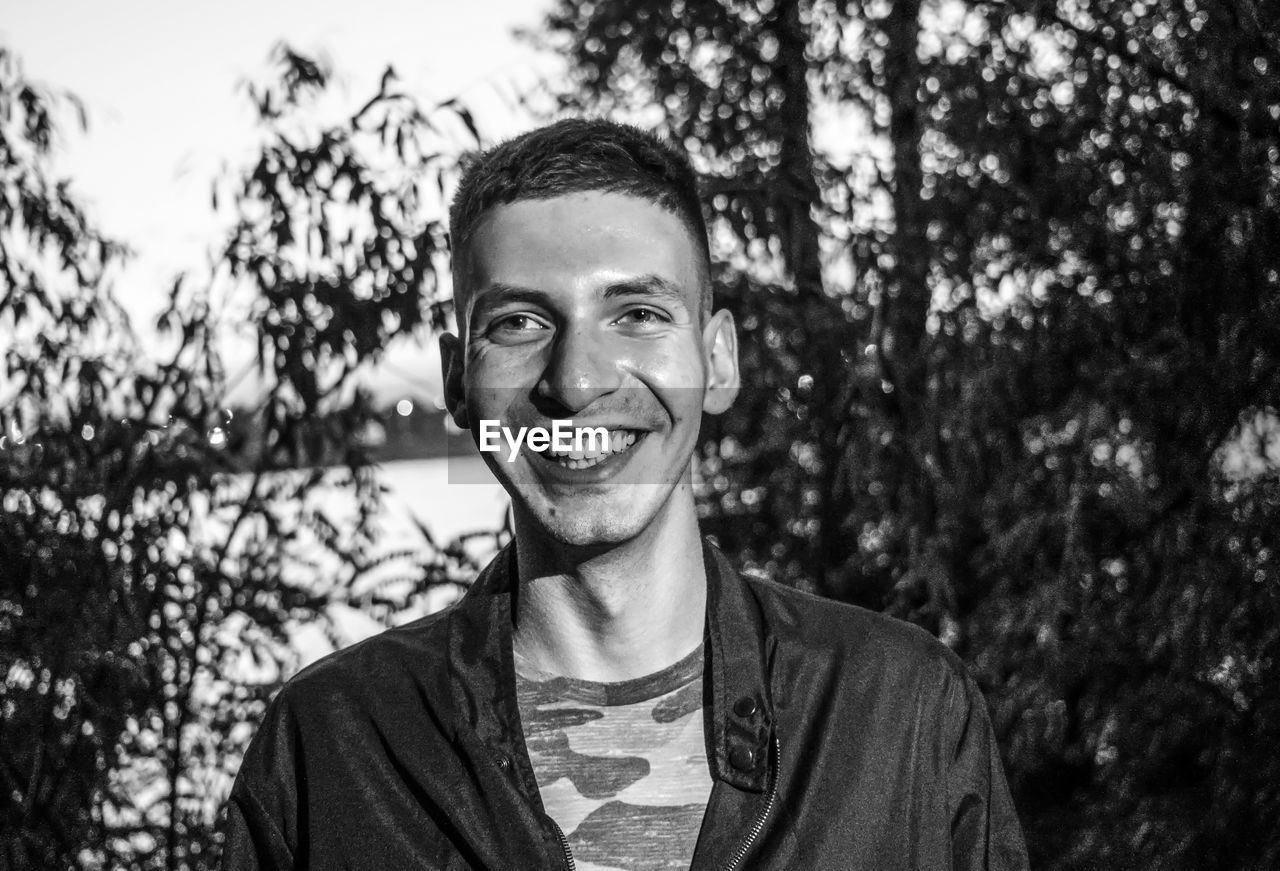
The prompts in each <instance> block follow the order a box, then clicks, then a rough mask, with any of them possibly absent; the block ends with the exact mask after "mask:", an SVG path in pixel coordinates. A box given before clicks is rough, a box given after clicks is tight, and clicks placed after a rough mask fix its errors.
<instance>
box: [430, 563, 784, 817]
mask: <svg viewBox="0 0 1280 871" xmlns="http://www.w3.org/2000/svg"><path fill="white" fill-rule="evenodd" d="M703 564H704V566H705V570H706V577H707V650H706V656H707V660H706V666H705V670H704V675H705V678H704V679H705V681H706V684H705V688H704V696H705V698H706V700H707V706H708V708H709V711H708V713H707V716H706V718H705V720H704V722H705V724H706V738H707V758H708V760H709V762H710V765H711V773H712V775H713V776H714V777H715V778H716V779H718V780H722V781H725V782H727V783H729V784H732V785H733V786H736V787H738V788H739V789H744V790H747V791H750V792H763V791H764V789H765V785H766V782H767V778H768V770H769V760H768V757H769V745H770V739H771V735H772V730H773V724H774V715H773V698H772V693H771V692H770V685H769V680H768V674H769V668H768V664H769V661H770V660H771V659H772V647H773V643H772V639H771V638H769V637H768V636H767V635H766V633H765V630H764V620H763V616H762V614H761V611H760V607H759V602H758V600H757V599H756V598H755V596H753V595H752V594H751V591H750V589H749V588H748V586H747V584H746V582H745V581H743V579H742V578H741V577H740V576H739V575H738V573H737V572H736V571H735V570H734V568H733V566H732V565H730V563H729V560H728V559H727V558H726V557H725V555H724V554H723V553H721V552H720V550H719V549H718V548H716V547H715V546H713V545H711V544H710V543H708V542H705V541H704V542H703ZM517 584H518V579H517V573H516V551H515V542H512V543H510V544H508V545H507V546H506V547H504V548H503V549H502V550H501V551H500V552H499V553H498V555H497V556H496V557H494V559H493V560H492V561H491V562H490V563H489V564H488V565H487V566H486V567H485V568H484V570H483V571H481V572H480V574H479V576H478V577H477V578H476V581H475V583H474V584H473V585H472V587H471V589H470V590H468V592H467V594H466V596H465V597H464V598H463V600H462V601H461V602H460V603H459V604H458V605H457V606H456V607H455V608H454V609H453V611H452V613H451V616H450V623H449V668H450V677H451V684H452V687H453V701H454V705H455V710H456V712H457V715H458V717H459V719H461V720H462V721H463V722H464V723H465V724H466V725H469V726H470V727H471V728H472V729H473V730H474V731H475V733H476V735H477V736H478V737H479V738H480V740H482V741H484V742H485V743H486V744H489V745H490V746H491V747H493V748H495V752H497V753H499V754H503V753H506V754H511V755H513V756H515V757H516V758H517V759H519V760H520V762H521V764H520V765H519V768H520V770H521V773H522V774H523V775H524V776H525V778H526V779H527V780H530V781H531V780H532V770H531V766H530V764H529V762H528V754H527V753H526V752H525V749H524V740H523V735H522V732H521V727H520V714H519V708H518V706H517V703H516V690H515V664H514V661H513V657H512V652H511V637H512V600H513V596H514V594H515V591H516V587H517ZM534 792H535V794H536V785H534Z"/></svg>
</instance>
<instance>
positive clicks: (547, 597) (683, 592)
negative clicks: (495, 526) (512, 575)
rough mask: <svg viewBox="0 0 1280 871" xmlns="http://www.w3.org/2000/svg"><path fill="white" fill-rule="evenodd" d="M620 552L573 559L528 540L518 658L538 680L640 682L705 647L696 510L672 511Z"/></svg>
mask: <svg viewBox="0 0 1280 871" xmlns="http://www.w3.org/2000/svg"><path fill="white" fill-rule="evenodd" d="M668 507H669V508H670V509H671V510H669V511H665V512H663V516H661V517H660V518H658V519H657V522H656V523H654V524H652V525H651V526H650V527H649V529H647V530H645V532H644V533H642V534H641V535H640V536H637V537H636V538H635V539H631V540H629V541H626V542H622V543H620V544H618V545H615V546H612V547H608V548H603V549H592V550H590V551H579V552H575V551H573V550H567V549H565V548H563V547H560V546H558V545H555V544H554V543H551V542H548V541H547V540H546V539H545V538H540V537H538V536H537V535H536V533H532V534H526V535H521V529H520V527H521V524H520V523H519V522H518V521H517V526H516V538H517V547H516V554H517V559H518V563H519V565H518V571H519V577H520V589H519V593H518V595H517V598H516V614H515V624H516V628H515V636H514V642H513V643H514V645H515V649H516V651H517V652H518V653H519V654H520V655H521V657H522V658H523V659H525V660H526V661H527V662H528V663H529V664H530V665H531V666H532V667H533V668H535V669H537V670H538V671H541V672H547V673H550V674H556V675H563V676H565V677H573V678H578V679H582V680H593V681H606V682H613V681H621V680H629V679H631V678H636V677H643V676H644V675H648V674H652V673H653V672H655V671H659V670H661V669H663V668H666V667H667V666H669V665H671V664H673V663H675V662H678V661H679V660H680V659H682V658H683V657H685V656H686V655H688V653H689V652H690V651H691V650H693V649H694V648H695V647H697V646H698V644H700V643H701V641H702V634H703V627H704V625H705V619H706V618H705V615H706V596H707V584H706V571H705V568H704V566H703V561H702V539H701V535H700V533H699V532H698V524H697V517H696V514H695V512H694V509H693V505H692V500H688V504H687V505H686V504H684V500H677V501H676V502H675V504H672V505H670V506H668Z"/></svg>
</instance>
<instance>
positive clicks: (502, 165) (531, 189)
mask: <svg viewBox="0 0 1280 871" xmlns="http://www.w3.org/2000/svg"><path fill="white" fill-rule="evenodd" d="M591 191H596V192H601V193H617V194H627V195H629V196H633V197H638V198H640V199H643V200H648V201H649V202H651V203H653V204H654V205H657V206H661V207H662V208H664V209H666V210H667V211H669V212H671V213H672V214H673V215H675V216H676V217H677V218H679V219H680V221H681V223H683V224H684V225H685V228H686V229H687V230H688V232H689V236H690V238H691V239H692V240H693V241H694V243H695V246H696V249H697V251H698V253H699V259H700V262H699V273H700V275H701V278H702V284H703V287H702V299H701V308H702V314H703V316H704V317H705V316H706V315H707V314H709V313H710V310H711V290H710V286H711V283H710V278H709V276H710V261H711V255H710V248H709V245H708V242H707V225H706V221H705V220H704V219H703V216H702V205H701V202H700V200H699V199H698V176H697V173H695V172H694V170H693V167H692V166H691V165H690V164H689V158H688V157H687V156H686V155H685V154H684V152H682V151H680V150H678V149H676V148H673V147H672V146H670V145H668V144H667V143H665V142H663V141H662V140H661V139H659V138H658V137H657V136H654V135H653V134H651V133H647V132H645V131H643V130H641V129H639V128H638V127H633V126H631V125H629V124H619V123H617V122H615V121H608V120H605V119H599V118H596V119H584V118H567V119H564V120H562V121H557V122H555V123H553V124H549V125H547V126H545V127H540V128H538V129H536V130H531V131H529V132H528V133H524V134H522V135H520V136H517V137H515V138H514V139H509V140H507V141H506V142H503V143H501V144H499V145H496V146H494V147H492V148H490V149H488V150H486V151H482V152H480V153H479V154H478V155H475V156H474V157H472V158H471V159H470V160H469V161H467V162H466V163H465V164H464V169H463V173H462V180H461V181H460V182H459V184H458V189H457V192H456V193H455V194H454V197H453V203H452V204H451V205H450V207H449V232H450V243H451V248H452V252H453V262H454V294H455V297H456V296H457V295H458V293H459V291H460V290H464V288H462V287H460V284H461V283H464V282H465V281H466V280H467V277H466V276H464V275H463V274H462V273H464V272H466V271H468V270H469V262H468V260H467V257H468V254H469V248H470V245H471V239H472V236H473V235H474V234H475V231H476V228H477V227H478V226H479V224H480V222H481V220H482V219H483V218H484V215H485V213H486V212H488V211H489V210H490V209H493V208H496V207H498V206H504V205H510V204H511V203H516V202H520V201H524V200H544V199H551V198H553V197H559V196H563V195H565V194H574V193H586V192H591ZM461 314H462V312H461V310H459V315H461Z"/></svg>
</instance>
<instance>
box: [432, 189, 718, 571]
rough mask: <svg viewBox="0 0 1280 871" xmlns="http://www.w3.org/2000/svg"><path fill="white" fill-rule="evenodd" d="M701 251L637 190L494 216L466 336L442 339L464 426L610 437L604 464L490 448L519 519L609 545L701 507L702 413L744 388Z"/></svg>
mask: <svg viewBox="0 0 1280 871" xmlns="http://www.w3.org/2000/svg"><path fill="white" fill-rule="evenodd" d="M699 254H700V251H699V248H698V247H697V245H696V243H695V242H694V241H693V240H692V239H691V238H690V236H689V233H688V231H687V230H686V228H685V226H684V224H683V223H682V222H681V221H680V219H679V218H677V217H676V216H675V215H673V214H671V213H670V212H668V211H667V210H665V209H663V208H662V207H661V206H658V205H656V204H653V203H650V202H648V201H647V200H643V199H639V198H636V197H632V196H627V195H624V194H615V193H602V192H589V193H580V194H568V195H565V196H561V197H555V198H552V199H546V200H530V201H524V202H517V203H513V204H511V205H506V206H500V207H498V208H496V209H494V210H492V211H491V212H489V213H488V214H487V215H486V216H485V218H484V219H483V220H482V221H481V223H480V225H479V226H478V228H477V230H476V232H475V233H474V234H473V236H472V240H471V244H470V257H469V262H468V263H466V264H463V265H462V266H463V268H462V269H460V270H459V272H460V273H463V274H464V279H463V280H465V281H466V284H467V290H466V293H465V294H464V295H463V297H464V300H465V302H464V310H460V311H459V312H458V318H459V330H460V331H461V332H462V334H463V336H464V340H463V342H459V340H458V339H456V338H454V337H452V336H446V337H444V338H443V339H442V341H441V352H442V354H443V357H444V368H445V373H446V394H447V401H448V404H449V408H450V411H451V413H452V414H453V415H454V418H455V420H456V421H457V422H458V423H459V425H462V426H469V427H470V428H471V429H472V432H473V433H478V432H479V426H480V421H482V420H497V421H500V422H501V424H502V425H503V426H505V427H507V428H508V429H509V430H510V431H512V432H515V431H517V430H518V429H519V428H520V427H541V428H545V429H548V430H550V429H552V427H553V423H554V422H555V421H557V420H559V421H562V422H567V423H569V424H571V425H573V426H575V427H598V426H603V427H606V428H607V429H608V430H609V433H610V438H611V445H610V447H611V449H612V450H611V451H609V452H608V453H606V454H603V455H600V456H595V457H591V456H588V457H586V458H583V457H581V456H579V457H578V458H576V459H575V458H572V457H569V456H563V455H557V454H555V453H553V452H551V451H544V452H541V453H539V452H535V451H531V450H528V449H527V448H524V449H521V450H520V451H519V453H518V455H517V456H516V459H515V460H514V462H507V456H508V445H507V443H506V442H505V441H504V442H502V445H501V450H500V451H498V452H496V453H488V452H486V453H485V455H484V456H485V459H486V461H487V462H488V464H489V466H490V468H491V469H492V470H493V471H494V473H495V474H496V475H497V476H498V478H499V480H500V481H501V482H502V484H503V486H504V487H505V488H506V489H507V492H508V493H510V494H511V496H512V499H513V500H514V503H515V508H516V516H517V522H518V524H522V525H528V524H533V526H534V527H536V528H538V530H539V531H540V532H541V533H545V534H546V535H549V536H550V537H551V538H553V539H555V540H556V541H559V542H561V543H563V544H566V545H574V546H590V545H609V544H616V543H620V542H623V541H627V540H630V539H632V538H634V537H635V536H637V535H639V534H641V533H642V532H644V531H645V530H646V529H649V528H650V527H651V526H653V524H654V523H655V520H657V519H659V518H661V517H663V516H664V515H669V512H670V511H671V509H672V505H673V503H674V502H675V501H676V500H686V499H687V500H690V501H691V500H692V494H691V491H690V486H689V475H688V471H689V458H690V456H691V454H692V452H693V449H694V446H695V443H696V440H697V436H698V429H699V425H700V422H701V415H702V412H703V411H704V410H705V411H708V412H711V413H719V412H721V411H724V410H725V409H726V408H728V406H729V404H730V403H731V402H732V401H733V397H734V394H735V393H736V391H737V385H738V372H737V347H736V339H735V337H734V333H733V321H732V318H731V317H730V316H729V314H728V313H727V312H718V313H716V314H714V315H712V316H710V317H709V318H707V319H705V321H704V319H703V317H702V315H701V298H702V289H703V287H702V282H704V281H705V280H706V278H705V275H704V273H703V270H701V269H699ZM518 528H519V527H518ZM531 531H532V530H531Z"/></svg>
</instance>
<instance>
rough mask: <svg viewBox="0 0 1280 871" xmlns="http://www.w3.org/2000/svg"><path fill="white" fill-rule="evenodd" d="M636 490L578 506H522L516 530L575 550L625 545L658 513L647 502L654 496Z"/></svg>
mask: <svg viewBox="0 0 1280 871" xmlns="http://www.w3.org/2000/svg"><path fill="white" fill-rule="evenodd" d="M637 489H639V488H635V487H628V488H627V491H628V492H627V493H625V494H611V495H612V496H613V497H614V498H608V499H584V500H582V501H581V502H579V503H578V504H566V503H565V502H564V501H561V500H554V501H551V500H548V501H546V502H542V503H541V504H538V505H536V506H535V505H528V504H527V503H526V505H525V510H524V511H523V512H520V513H521V514H523V515H524V517H523V518H521V520H523V522H522V523H519V525H518V527H517V528H518V529H520V531H521V532H525V531H526V530H527V531H528V532H529V533H532V534H533V535H537V536H540V537H542V538H544V539H549V540H550V541H554V542H556V543H557V544H559V545H561V546H563V547H571V548H575V549H576V548H586V549H590V548H609V547H613V546H616V545H620V544H625V543H626V542H628V541H631V540H633V539H635V538H636V537H638V536H639V535H641V534H642V533H643V532H644V531H645V529H647V528H648V527H649V525H650V524H651V523H652V522H653V520H654V517H655V515H656V514H657V513H658V506H655V505H651V504H650V498H651V497H652V496H656V495H657V494H645V493H642V492H636V490H637ZM653 489H656V487H654V488H653ZM521 527H523V529H521Z"/></svg>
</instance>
